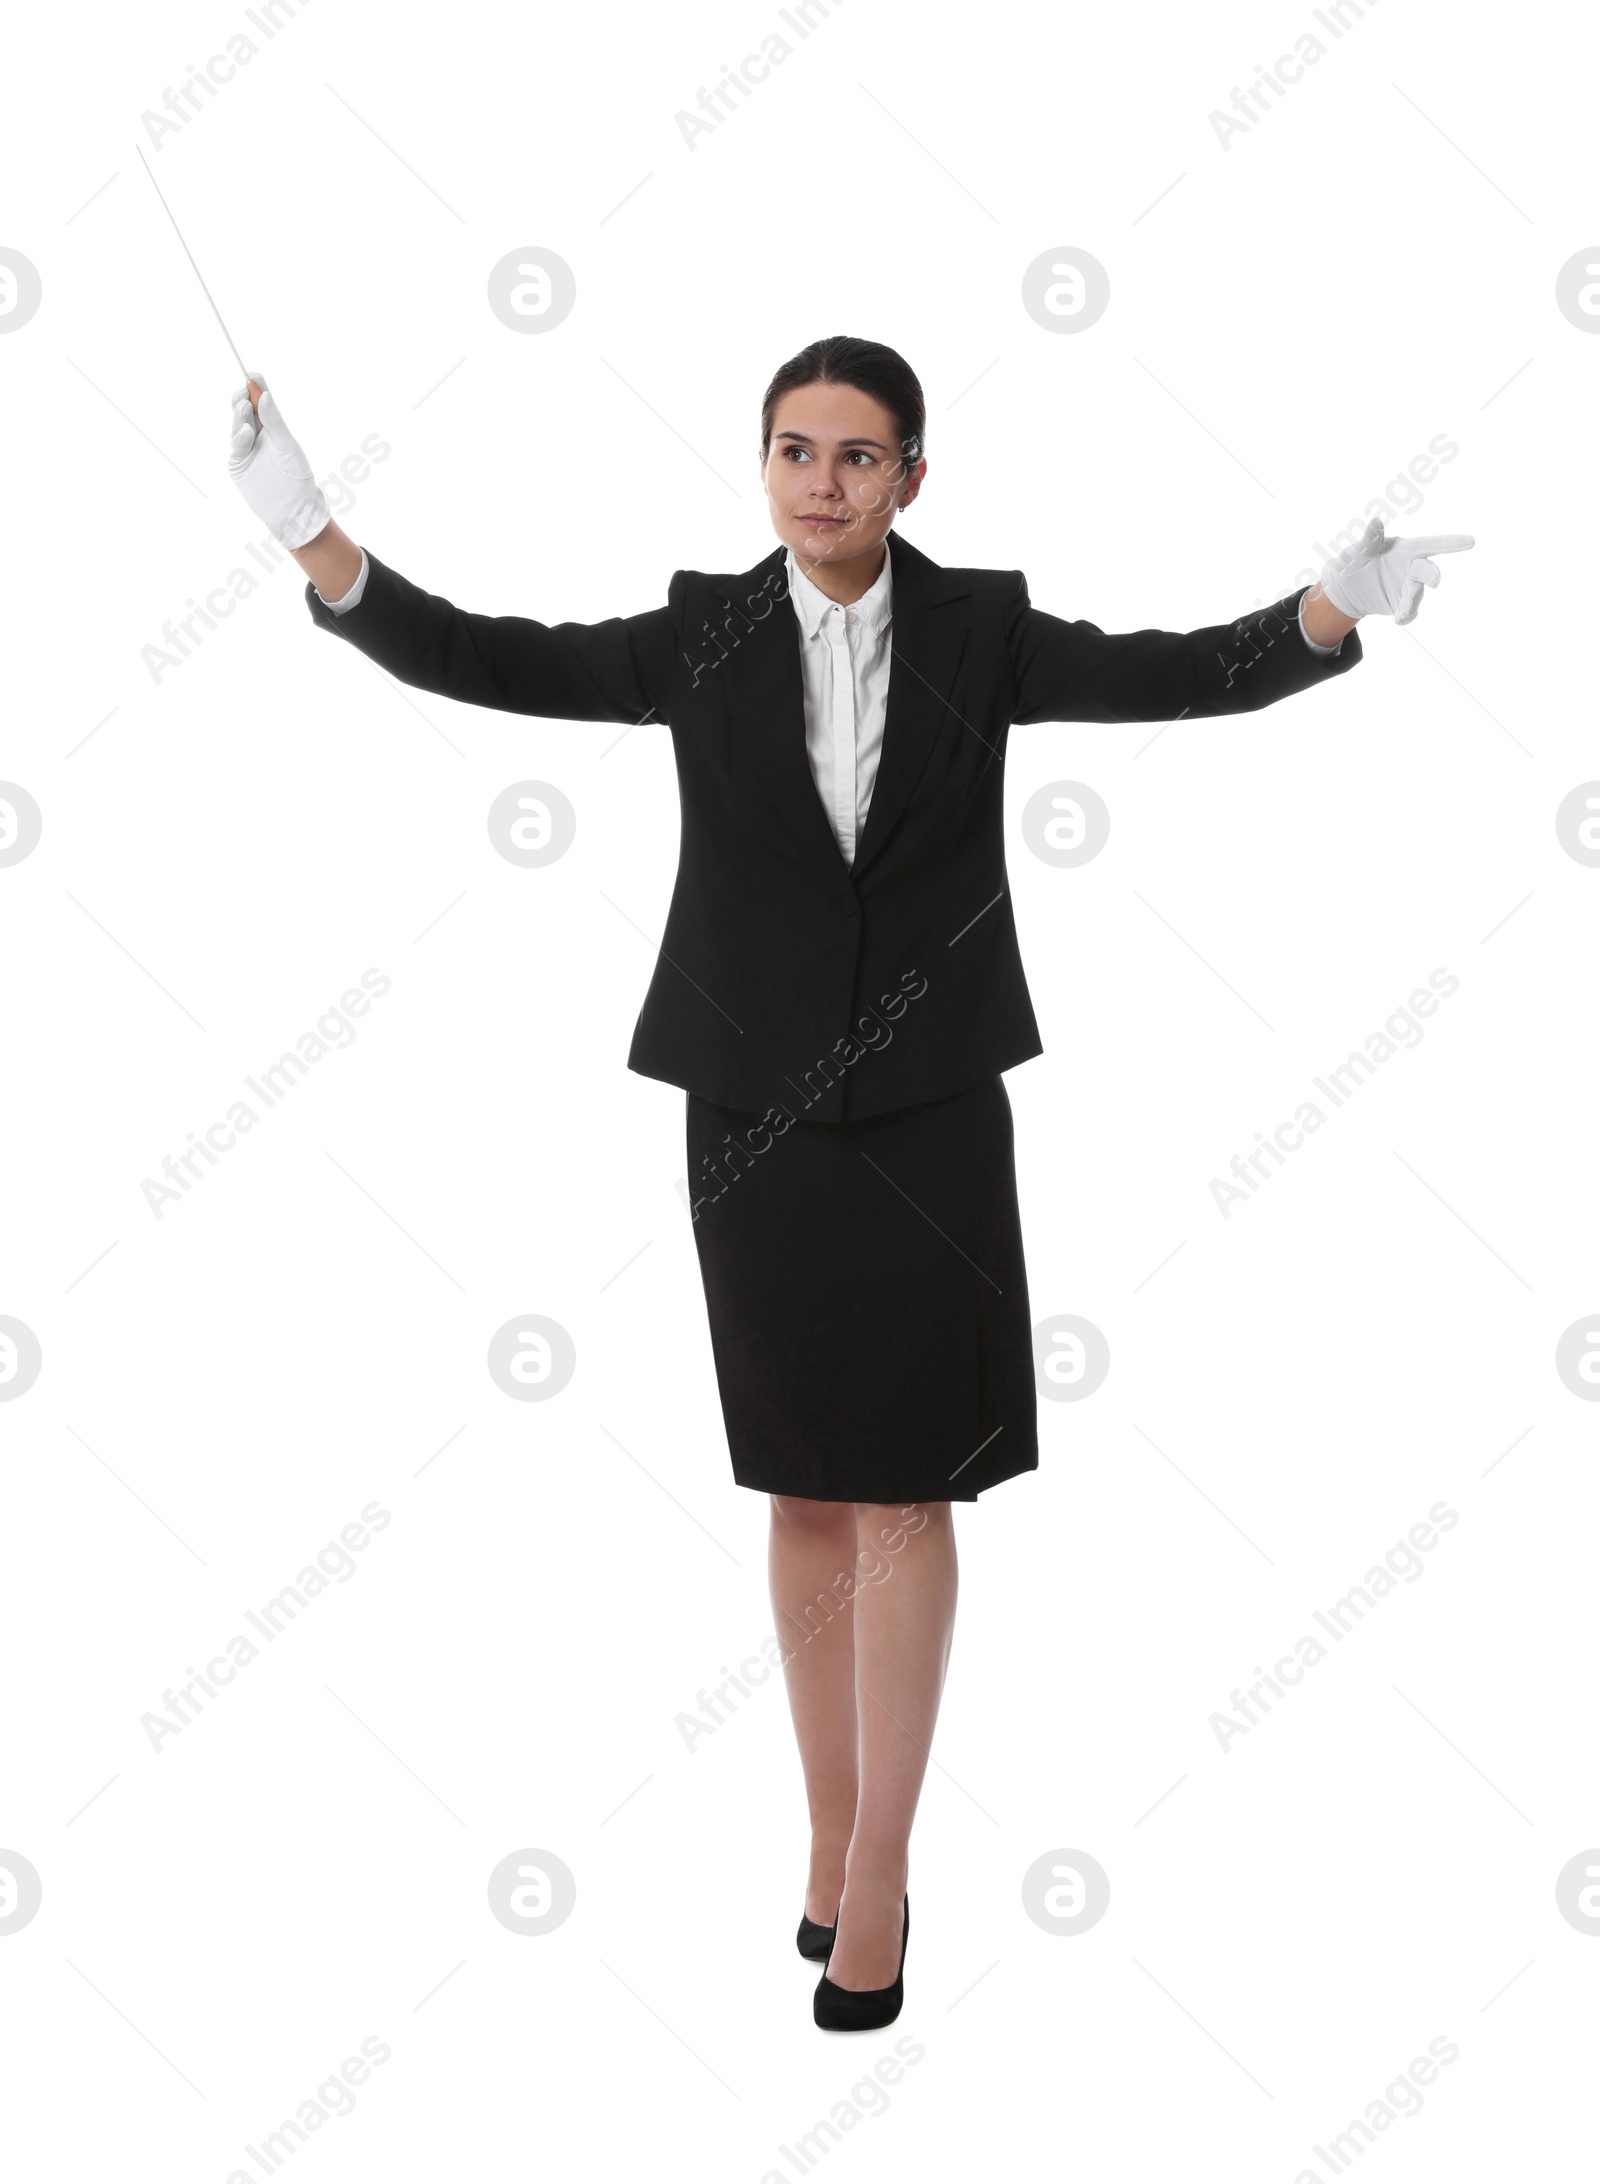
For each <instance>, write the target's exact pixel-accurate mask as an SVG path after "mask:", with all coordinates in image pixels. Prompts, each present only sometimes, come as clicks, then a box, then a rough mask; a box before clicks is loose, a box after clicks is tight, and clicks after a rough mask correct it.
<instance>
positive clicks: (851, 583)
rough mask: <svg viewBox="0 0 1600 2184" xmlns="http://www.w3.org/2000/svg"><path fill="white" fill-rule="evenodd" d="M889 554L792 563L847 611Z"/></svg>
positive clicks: (880, 551) (881, 548) (883, 550)
mask: <svg viewBox="0 0 1600 2184" xmlns="http://www.w3.org/2000/svg"><path fill="white" fill-rule="evenodd" d="M888 551H889V547H888V542H887V541H884V542H883V543H882V544H880V545H878V546H876V547H875V548H874V549H873V551H872V552H871V553H869V554H855V555H853V556H852V557H851V559H850V560H848V561H809V560H807V558H806V556H805V555H804V554H802V553H796V555H795V559H796V560H797V561H798V562H799V564H800V567H801V570H802V572H803V573H804V574H805V575H806V576H808V577H810V579H811V581H812V583H813V584H815V585H816V587H817V589H818V591H819V592H825V593H826V594H827V596H828V597H829V598H830V599H831V600H832V601H833V602H834V604H835V605H836V606H841V607H849V606H853V605H854V604H855V602H856V601H857V600H858V599H861V598H863V597H865V595H866V594H867V593H868V592H869V591H871V589H872V587H873V585H874V584H876V583H877V581H878V579H879V577H880V576H881V575H882V574H883V564H884V558H885V556H886V555H887V554H888ZM347 589H348V587H347Z"/></svg>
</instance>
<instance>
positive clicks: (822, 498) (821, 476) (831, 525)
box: [761, 381, 928, 567]
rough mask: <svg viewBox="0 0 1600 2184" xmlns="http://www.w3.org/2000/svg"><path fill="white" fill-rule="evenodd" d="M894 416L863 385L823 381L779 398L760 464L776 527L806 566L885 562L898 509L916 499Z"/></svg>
mask: <svg viewBox="0 0 1600 2184" xmlns="http://www.w3.org/2000/svg"><path fill="white" fill-rule="evenodd" d="M927 467H928V466H927V463H926V462H925V461H921V460H919V461H918V462H916V463H915V464H913V466H912V467H911V469H910V470H909V471H908V470H907V469H906V466H905V461H904V458H903V457H902V455H901V452H900V436H899V434H898V432H897V431H896V429H895V422H894V419H893V417H892V416H891V415H890V413H889V412H888V410H886V409H885V408H884V407H883V405H882V403H881V402H877V401H874V399H873V397H872V396H871V395H870V394H863V393H862V391H861V389H860V388H859V387H839V386H832V385H827V384H824V383H822V382H820V381H819V382H817V383H816V384H814V385H812V386H809V387H795V388H793V389H792V390H791V391H790V392H789V393H788V394H785V395H783V396H781V397H780V399H779V402H778V406H777V409H776V410H775V411H774V413H773V419H772V440H771V444H770V446H769V448H768V450H767V458H766V461H765V462H764V463H763V464H762V465H761V482H762V484H763V486H764V487H765V488H766V494H767V506H768V508H769V509H770V510H771V512H772V528H773V529H774V530H775V531H776V532H777V534H778V536H779V538H781V539H782V540H783V542H784V544H785V545H786V546H792V547H793V548H794V550H795V552H796V554H797V555H798V556H799V557H800V559H801V560H802V561H831V562H835V563H838V562H844V561H853V560H856V559H857V558H858V557H861V556H869V557H870V560H869V566H874V567H875V565H876V563H877V561H878V560H879V558H880V557H879V548H880V547H881V546H882V544H883V540H884V537H885V535H886V533H887V532H888V530H889V527H890V525H891V524H892V523H893V521H894V516H895V510H896V509H897V508H904V507H906V506H907V504H908V503H909V502H911V501H914V500H915V499H916V497H917V493H918V491H919V489H920V488H921V485H922V479H923V474H924V472H925V471H926V469H927Z"/></svg>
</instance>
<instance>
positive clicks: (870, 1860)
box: [844, 1848, 910, 1903]
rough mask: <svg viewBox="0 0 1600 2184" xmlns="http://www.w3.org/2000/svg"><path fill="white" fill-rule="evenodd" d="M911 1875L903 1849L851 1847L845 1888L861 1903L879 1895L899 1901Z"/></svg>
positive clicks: (872, 1899) (846, 1865)
mask: <svg viewBox="0 0 1600 2184" xmlns="http://www.w3.org/2000/svg"><path fill="white" fill-rule="evenodd" d="M909 1878H910V1873H909V1860H908V1858H907V1856H906V1854H905V1852H904V1851H900V1852H887V1853H874V1852H862V1851H860V1850H857V1849H854V1848H852V1850H851V1853H850V1856H849V1857H848V1858H847V1859H846V1861H845V1869H844V1885H845V1889H846V1892H847V1893H848V1894H850V1895H852V1896H854V1897H856V1898H857V1899H858V1900H859V1901H861V1902H862V1903H869V1902H872V1901H875V1900H877V1899H879V1898H889V1899H891V1900H893V1901H895V1902H898V1901H899V1899H900V1898H901V1897H902V1896H903V1895H904V1894H905V1893H906V1887H907V1883H908V1881H909Z"/></svg>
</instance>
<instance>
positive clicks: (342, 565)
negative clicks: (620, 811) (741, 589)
mask: <svg viewBox="0 0 1600 2184" xmlns="http://www.w3.org/2000/svg"><path fill="white" fill-rule="evenodd" d="M228 468H229V471H230V474H231V475H232V477H233V479H234V482H235V484H236V485H237V486H238V488H239V490H240V492H241V493H242V494H243V495H244V498H245V500H246V502H247V503H248V505H249V506H250V508H251V509H252V510H253V511H254V513H255V514H256V515H257V516H258V517H259V518H260V519H261V521H262V522H263V523H265V524H266V526H267V528H268V529H269V531H271V533H272V535H273V537H274V538H276V539H277V540H278V541H279V543H280V544H281V545H283V546H286V547H287V548H288V549H289V551H290V553H292V554H293V556H294V558H295V560H296V561H297V562H298V563H299V565H300V567H301V568H302V569H303V570H304V571H305V573H306V575H307V576H308V577H309V578H310V579H311V581H310V583H309V584H308V585H307V587H306V604H307V606H308V607H309V608H310V610H311V616H312V619H313V621H315V622H316V624H317V625H318V627H319V628H321V629H325V630H328V631H330V632H332V633H333V634H334V635H335V636H338V637H342V638H343V639H344V640H345V641H346V642H347V643H349V644H352V645H354V646H355V647H356V649H357V650H358V651H360V652H363V653H365V654H366V656H367V657H368V658H369V659H371V660H374V661H376V663H377V664H378V666H380V667H382V668H384V669H386V670H387V672H388V673H389V674H391V675H393V676H394V677H395V678H396V680H397V681H399V682H404V683H411V684H413V685H414V686H415V687H416V688H417V689H420V690H433V691H437V692H439V693H440V694H441V695H443V696H445V697H451V698H458V699H460V700H461V701H462V702H463V703H464V704H467V705H484V706H492V707H494V708H495V709H496V710H498V711H500V712H506V713H534V714H539V715H542V716H544V717H545V718H548V719H553V720H606V721H623V722H628V723H630V724H631V723H634V722H638V721H642V720H647V719H649V718H651V717H652V716H654V717H655V718H657V719H664V718H665V713H664V711H663V710H662V709H661V695H660V694H661V693H662V692H664V691H665V689H666V688H667V685H668V681H669V675H668V663H669V662H670V661H671V660H672V659H673V657H674V655H675V646H674V643H673V638H672V619H671V612H670V609H668V608H657V609H656V610H655V611H654V612H653V613H648V614H636V615H632V616H629V617H627V618H626V619H624V618H623V617H621V616H617V615H614V616H612V617H611V618H610V619H609V620H607V621H604V622H593V623H589V622H560V623H556V624H554V625H548V624H546V623H543V622H535V621H531V620H529V619H528V618H526V617H524V616H522V615H513V614H507V615H488V614H467V613H465V612H463V610H462V609H461V608H460V607H456V606H453V605H452V604H451V602H450V601H449V600H448V599H441V598H438V597H436V596H435V595H434V594H433V593H431V592H425V591H422V590H421V589H419V587H418V586H417V585H415V584H412V583H409V582H408V581H407V579H406V578H405V577H403V576H401V575H400V574H399V573H398V572H397V571H396V570H394V569H390V568H387V567H385V565H384V564H383V563H382V562H381V561H380V560H379V559H378V557H377V555H376V554H369V553H366V552H364V551H363V549H362V548H361V547H360V546H358V545H357V544H356V542H355V541H354V539H352V538H350V537H348V536H347V534H346V533H345V532H344V531H343V530H341V529H340V527H339V525H338V524H337V523H335V522H334V521H333V519H332V516H331V515H330V513H329V509H328V504H327V501H326V500H325V498H324V497H323V493H322V489H321V487H320V486H319V485H318V484H317V482H316V479H315V477H314V476H313V474H312V470H311V466H310V464H309V462H308V461H307V460H306V456H305V453H304V450H303V449H302V448H301V447H300V445H299V443H298V441H297V440H296V439H295V438H294V436H293V434H292V433H291V432H290V431H289V428H288V426H287V425H286V424H285V423H284V421H283V417H282V414H281V412H280V411H279V409H278V406H277V403H276V402H275V401H274V399H273V397H272V394H271V392H270V391H269V390H268V388H267V385H266V382H265V381H264V380H263V379H262V378H261V375H260V374H259V373H254V374H252V376H251V379H250V381H249V382H248V384H247V385H246V386H244V387H241V388H240V389H239V391H238V393H237V394H236V395H235V396H234V398H233V419H232V432H231V440H230V454H229V461H228Z"/></svg>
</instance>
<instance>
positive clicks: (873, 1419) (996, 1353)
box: [685, 1077, 1039, 1504]
mask: <svg viewBox="0 0 1600 2184" xmlns="http://www.w3.org/2000/svg"><path fill="white" fill-rule="evenodd" d="M685 1097H686V1103H687V1135H688V1153H689V1200H690V1205H691V1208H692V1209H693V1212H694V1216H695V1245H696V1250H697V1252H698V1254H699V1261H700V1276H701V1280H702V1282H703V1284H704V1287H705V1296H706V1311H707V1316H708V1318H709V1320H710V1323H711V1346H712V1354H713V1356H714V1358H715V1361H716V1370H717V1386H718V1390H719V1392H720V1394H721V1397H722V1415H723V1419H724V1422H725V1423H726V1426H727V1429H728V1448H729V1452H730V1454H731V1456H732V1458H733V1475H734V1478H735V1480H736V1481H737V1482H738V1484H739V1485H740V1486H748V1487H751V1488H753V1489H755V1491H756V1492H758V1493H764V1494H794V1495H803V1496H805V1497H806V1498H808V1499H810V1500H814V1501H873V1502H895V1503H901V1504H904V1503H908V1502H924V1501H976V1500H977V1498H978V1496H979V1494H981V1493H982V1492H983V1490H984V1489H985V1488H986V1487H990V1486H996V1485H998V1484H999V1483H1000V1481H1001V1480H1002V1479H1010V1478H1014V1477H1015V1476H1016V1475H1017V1473H1019V1472H1023V1471H1033V1470H1036V1469H1037V1468H1038V1462H1039V1443H1038V1431H1037V1415H1036V1410H1035V1395H1034V1367H1033V1336H1032V1323H1031V1321H1030V1318H1029V1313H1028V1280H1027V1272H1026V1269H1025V1267H1024V1264H1023V1255H1022V1228H1021V1222H1020V1219H1019V1216H1018V1210H1017V1184H1016V1170H1015V1165H1014V1160H1013V1147H1012V1124H1011V1102H1010V1100H1009V1099H1008V1098H1007V1096H1006V1089H1005V1086H1004V1084H1003V1083H1002V1082H1001V1080H1000V1078H999V1077H990V1078H988V1079H986V1080H985V1081H984V1082H983V1083H981V1084H978V1085H975V1086H973V1087H972V1088H971V1089H970V1090H969V1091H965V1092H957V1093H954V1094H952V1095H951V1096H950V1097H949V1098H948V1099H942V1100H932V1101H929V1102H927V1103H926V1104H925V1105H922V1106H918V1107H903V1108H899V1109H897V1110H896V1111H895V1112H893V1113H892V1114H887V1115H872V1116H868V1117H867V1118H865V1119H864V1120H862V1121H859V1122H845V1123H837V1124H833V1123H820V1122H807V1121H805V1120H804V1119H791V1118H790V1117H789V1116H788V1115H787V1114H785V1113H778V1112H776V1111H774V1112H772V1113H769V1115H768V1116H767V1117H766V1118H763V1117H761V1116H759V1115H753V1114H746V1113H743V1112H741V1111H740V1110H738V1109H735V1108H731V1107H720V1106H718V1105H717V1104H716V1103H715V1102H714V1101H711V1100H705V1099H702V1098H701V1097H700V1095H699V1094H698V1093H695V1092H690V1093H688V1094H686V1095H685Z"/></svg>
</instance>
